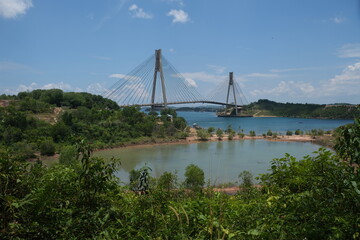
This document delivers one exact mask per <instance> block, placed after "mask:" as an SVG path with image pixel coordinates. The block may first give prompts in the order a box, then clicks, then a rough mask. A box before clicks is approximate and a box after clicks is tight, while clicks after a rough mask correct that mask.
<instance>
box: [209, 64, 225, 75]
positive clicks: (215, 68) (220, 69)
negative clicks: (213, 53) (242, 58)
mask: <svg viewBox="0 0 360 240" xmlns="http://www.w3.org/2000/svg"><path fill="white" fill-rule="evenodd" d="M207 66H208V67H209V68H210V69H212V70H213V71H215V72H216V73H219V74H222V73H224V72H225V70H226V67H224V66H219V65H211V64H208V65H207Z"/></svg>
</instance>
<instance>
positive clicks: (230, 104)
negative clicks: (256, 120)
mask: <svg viewBox="0 0 360 240" xmlns="http://www.w3.org/2000/svg"><path fill="white" fill-rule="evenodd" d="M187 103H209V104H217V105H225V106H228V107H235V104H232V103H222V102H215V101H188V102H168V103H167V104H166V105H174V104H187ZM119 106H120V107H130V106H139V107H151V106H164V104H163V103H146V104H129V105H119ZM237 107H238V108H243V106H241V105H237Z"/></svg>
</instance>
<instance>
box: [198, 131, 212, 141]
mask: <svg viewBox="0 0 360 240" xmlns="http://www.w3.org/2000/svg"><path fill="white" fill-rule="evenodd" d="M196 133H197V137H198V138H199V139H200V140H201V141H207V140H209V138H210V134H209V133H208V132H207V131H206V130H205V129H199V130H197V132H196Z"/></svg>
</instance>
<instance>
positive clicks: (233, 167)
mask: <svg viewBox="0 0 360 240" xmlns="http://www.w3.org/2000/svg"><path fill="white" fill-rule="evenodd" d="M317 149H318V146H316V145H313V144H310V143H299V142H269V141H265V140H233V141H219V142H203V143H199V144H179V145H160V146H152V147H145V148H124V149H111V150H107V151H101V152H97V153H96V154H95V155H97V156H103V157H105V158H108V159H110V158H111V157H112V156H115V157H118V158H120V159H121V163H122V164H121V170H120V171H119V172H118V176H119V177H120V178H121V180H122V181H124V182H127V181H128V172H129V171H131V170H132V169H139V168H141V167H143V166H144V165H145V164H147V165H148V166H149V167H150V168H152V172H151V175H152V176H154V177H159V176H160V175H161V174H162V173H163V172H164V171H168V172H174V171H178V177H179V180H180V181H181V180H183V179H184V172H185V168H186V166H187V165H189V164H191V163H193V164H196V165H198V166H199V167H200V168H202V169H203V170H204V172H205V177H206V179H210V181H211V183H223V182H229V181H231V182H235V181H237V179H238V175H239V173H241V172H242V171H244V170H248V171H250V172H252V173H253V175H254V176H256V175H258V174H259V173H265V172H266V171H267V170H268V169H269V168H270V161H271V160H272V159H273V158H280V157H283V156H284V155H285V153H286V152H287V153H290V154H291V155H294V156H295V157H297V158H300V157H302V156H304V155H309V154H311V153H312V152H313V151H315V150H317Z"/></svg>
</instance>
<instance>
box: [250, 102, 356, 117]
mask: <svg viewBox="0 0 360 240" xmlns="http://www.w3.org/2000/svg"><path fill="white" fill-rule="evenodd" d="M248 109H249V110H248V111H251V113H252V114H254V115H255V116H261V115H268V116H269V115H270V116H279V117H301V118H328V119H354V118H358V117H360V107H359V106H356V105H350V104H333V105H320V104H301V103H278V102H274V101H270V100H267V99H260V100H259V101H257V102H254V103H251V104H250V105H249V107H248Z"/></svg>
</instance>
